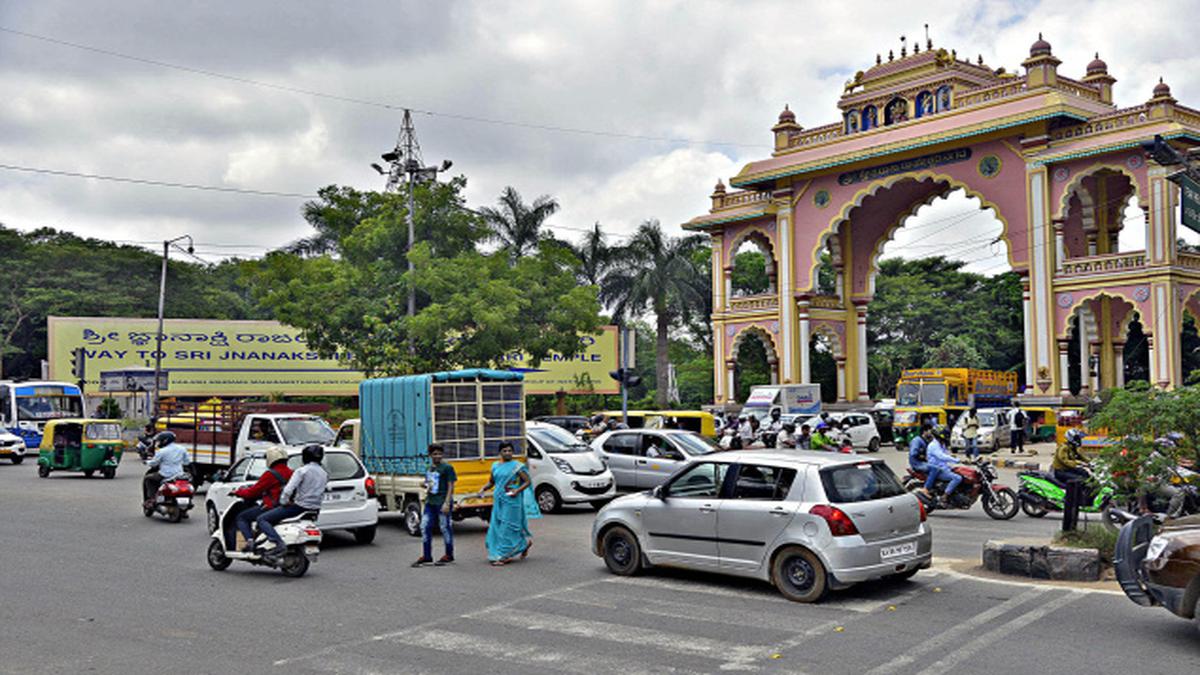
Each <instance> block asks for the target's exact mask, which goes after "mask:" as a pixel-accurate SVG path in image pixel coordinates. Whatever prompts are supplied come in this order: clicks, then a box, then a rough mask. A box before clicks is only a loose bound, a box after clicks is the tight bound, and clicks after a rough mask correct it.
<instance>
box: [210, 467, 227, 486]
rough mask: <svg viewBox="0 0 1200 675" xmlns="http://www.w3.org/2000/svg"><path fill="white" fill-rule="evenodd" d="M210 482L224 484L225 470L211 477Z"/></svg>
mask: <svg viewBox="0 0 1200 675" xmlns="http://www.w3.org/2000/svg"><path fill="white" fill-rule="evenodd" d="M212 481H213V482H214V483H224V482H225V470H224V469H221V470H220V471H218V472H216V473H214V474H213V475H212Z"/></svg>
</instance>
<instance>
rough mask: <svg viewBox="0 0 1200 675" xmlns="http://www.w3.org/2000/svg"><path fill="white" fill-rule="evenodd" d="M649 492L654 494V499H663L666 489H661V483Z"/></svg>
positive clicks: (665, 495)
mask: <svg viewBox="0 0 1200 675" xmlns="http://www.w3.org/2000/svg"><path fill="white" fill-rule="evenodd" d="M650 494H651V495H652V496H654V498H655V499H664V500H665V499H666V498H667V492H666V490H663V486H661V485H656V486H654V489H653V490H651V491H650Z"/></svg>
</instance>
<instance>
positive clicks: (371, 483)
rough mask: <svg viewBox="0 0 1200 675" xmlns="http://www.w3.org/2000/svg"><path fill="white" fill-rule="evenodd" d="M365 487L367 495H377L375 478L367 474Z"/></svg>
mask: <svg viewBox="0 0 1200 675" xmlns="http://www.w3.org/2000/svg"><path fill="white" fill-rule="evenodd" d="M363 487H365V488H367V496H368V497H374V496H375V479H374V478H371V477H370V476H367V480H365V481H364V482H363Z"/></svg>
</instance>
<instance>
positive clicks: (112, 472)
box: [37, 418, 125, 478]
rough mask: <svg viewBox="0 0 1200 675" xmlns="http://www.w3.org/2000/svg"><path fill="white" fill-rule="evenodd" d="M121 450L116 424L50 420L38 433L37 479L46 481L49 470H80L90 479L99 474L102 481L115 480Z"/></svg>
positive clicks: (93, 421) (119, 431)
mask: <svg viewBox="0 0 1200 675" xmlns="http://www.w3.org/2000/svg"><path fill="white" fill-rule="evenodd" d="M124 448H125V444H124V443H123V442H122V441H121V424H120V423H119V422H114V421H113V420H98V419H86V418H79V419H62V420H52V421H50V422H47V423H46V429H45V431H43V432H42V444H41V446H40V447H39V448H38V460H37V462H38V476H40V477H41V478H47V477H49V476H50V472H51V471H82V472H83V475H85V476H88V477H89V478H90V477H91V476H92V474H94V473H95V472H97V471H99V472H100V475H102V476H104V477H105V478H115V477H116V475H117V466H118V465H120V463H121V451H122V450H124Z"/></svg>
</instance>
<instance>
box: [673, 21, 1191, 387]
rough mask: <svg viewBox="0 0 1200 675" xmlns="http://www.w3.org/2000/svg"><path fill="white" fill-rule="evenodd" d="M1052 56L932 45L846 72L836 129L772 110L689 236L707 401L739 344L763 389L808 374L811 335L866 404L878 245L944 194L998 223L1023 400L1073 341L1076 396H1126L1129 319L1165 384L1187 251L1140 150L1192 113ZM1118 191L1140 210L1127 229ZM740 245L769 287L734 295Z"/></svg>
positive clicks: (1170, 378) (1176, 369)
mask: <svg viewBox="0 0 1200 675" xmlns="http://www.w3.org/2000/svg"><path fill="white" fill-rule="evenodd" d="M1060 63H1061V61H1059V60H1058V59H1057V58H1055V57H1054V54H1053V53H1052V51H1051V46H1050V44H1049V43H1048V42H1046V41H1045V40H1043V39H1041V36H1039V37H1038V41H1037V42H1035V43H1034V44H1033V46H1032V47H1031V48H1030V50H1029V58H1028V59H1026V60H1025V61H1024V62H1023V64H1022V65H1023V67H1024V70H1025V72H1024V74H1023V75H1016V74H1011V73H1005V72H1004V71H1003V69H1000V70H993V69H991V68H989V67H987V66H985V65H984V64H983V60H982V58H980V59H979V60H978V61H976V62H971V61H970V60H964V59H960V58H959V57H958V55H957V54H956V53H955V52H952V51H951V52H948V51H946V50H945V49H934V48H933V47H932V45H931V44H929V43H927V44H926V48H925V50H923V51H922V50H921V49H920V45H917V47H916V49H915V50H914V51H913V53H911V54H909V53H907V51H906V50H902V51H901V53H900V57H899V58H895V57H894V56H892V55H889V56H888V57H887V58H886V59H884V58H879V57H876V63H875V65H874V66H873V67H872V68H870V69H869V70H867V71H866V72H859V73H857V74H856V75H855V78H854V79H853V81H851V82H849V83H847V85H846V90H845V93H844V94H843V95H842V97H841V99H840V100H839V102H838V107H839V108H840V109H841V120H840V121H838V122H834V123H832V124H826V125H823V126H819V127H815V128H810V129H804V128H803V127H802V126H801V125H800V124H799V123H798V122H797V120H796V118H795V115H794V114H793V113H792V112H791V111H790V110H788V109H787V108H786V107H785V108H784V110H783V112H782V113H781V114H780V115H779V121H778V123H777V124H776V125H775V126H774V127H772V128H771V131H772V132H773V133H774V135H775V151H774V152H773V153H772V154H771V156H770V157H768V158H765V159H762V160H760V161H755V162H752V163H750V164H748V165H746V166H745V167H744V168H743V169H742V170H741V172H740V173H739V174H738V175H737V176H735V177H734V178H733V179H732V180H731V181H730V185H731V188H730V189H727V188H726V187H725V185H724V184H723V183H721V182H718V183H717V186H716V188H715V189H714V191H713V193H712V209H711V210H710V212H709V213H708V215H705V216H701V217H699V218H695V219H693V220H692V221H690V222H689V223H687V224H686V225H685V227H686V228H688V229H691V230H698V231H703V232H707V233H708V234H710V235H711V237H712V248H713V258H712V261H713V270H712V277H713V306H714V312H713V317H712V319H713V329H714V349H715V355H714V357H715V358H714V363H715V370H716V373H715V374H716V386H715V389H716V398H717V401H718V402H719V403H724V402H729V401H731V400H732V399H733V395H732V392H733V390H734V368H735V365H736V355H737V353H738V351H737V350H738V346H739V345H740V343H741V342H742V341H743V340H744V339H746V338H748V337H753V338H757V339H759V340H761V341H762V342H763V343H764V344H765V346H766V349H767V354H768V363H769V364H770V366H771V370H772V378H773V380H774V381H776V382H783V383H788V382H810V381H811V368H810V358H809V344H810V341H811V340H812V339H813V338H814V336H818V335H819V336H823V339H825V340H827V341H828V343H829V344H830V345H831V348H832V352H833V356H834V359H835V361H836V363H837V373H838V393H837V397H838V400H848V401H853V400H865V399H867V349H868V345H867V337H866V336H867V321H868V320H869V319H870V311H869V310H870V303H871V297H872V294H873V291H874V282H875V275H876V273H877V272H878V269H879V265H878V261H879V256H880V254H881V252H882V250H883V246H884V244H885V243H886V242H887V241H889V240H890V239H891V237H892V235H893V233H894V232H895V231H896V230H897V228H899V227H901V226H902V225H903V224H904V221H905V219H907V218H908V217H909V216H910V215H912V214H913V213H914V212H915V211H916V210H917V209H918V208H920V207H921V206H922V205H925V204H927V203H929V202H931V201H933V200H935V199H937V198H938V197H942V196H944V195H946V194H948V193H949V192H951V191H954V190H958V189H961V190H963V191H965V192H966V194H968V195H969V196H972V197H975V198H978V200H979V201H980V202H981V203H982V205H983V208H986V209H990V210H991V211H993V212H994V213H995V215H996V217H997V218H998V219H999V221H1000V222H1001V224H1002V225H1003V232H1002V234H1001V240H1002V241H1003V242H1004V243H1005V244H1006V246H1007V257H1008V264H1009V266H1010V267H1011V268H1012V269H1013V270H1014V271H1015V272H1016V273H1017V274H1018V275H1020V277H1021V282H1022V286H1023V290H1024V318H1025V372H1024V373H1023V374H1022V377H1021V379H1022V383H1023V385H1024V387H1025V393H1026V395H1027V396H1031V397H1037V398H1045V399H1054V398H1057V397H1059V396H1060V395H1065V394H1067V393H1068V391H1067V386H1068V385H1067V380H1068V378H1067V371H1068V356H1067V355H1068V348H1069V347H1070V346H1071V343H1072V341H1073V340H1075V341H1078V344H1079V345H1080V348H1081V351H1080V353H1081V354H1085V355H1087V358H1082V359H1080V361H1081V363H1082V368H1083V371H1082V372H1083V377H1082V382H1083V387H1084V390H1085V391H1086V390H1089V389H1090V390H1092V391H1095V390H1097V389H1098V388H1105V387H1111V386H1116V385H1120V384H1122V383H1123V382H1124V378H1125V373H1126V364H1125V363H1124V362H1123V357H1122V354H1123V351H1124V344H1125V340H1126V336H1127V333H1128V329H1129V325H1130V323H1131V322H1132V321H1133V320H1134V318H1137V319H1138V321H1139V322H1140V324H1141V325H1142V328H1143V331H1144V333H1145V335H1146V337H1147V340H1149V346H1150V347H1149V363H1148V372H1149V378H1150V381H1151V382H1153V383H1155V384H1157V385H1159V386H1163V387H1173V386H1176V385H1178V384H1180V383H1181V381H1182V373H1181V359H1180V334H1181V331H1182V322H1183V316H1184V312H1192V313H1193V316H1197V315H1200V255H1198V254H1194V253H1188V252H1182V251H1179V250H1177V246H1176V217H1175V214H1176V207H1177V205H1178V198H1179V197H1178V192H1179V190H1178V187H1177V186H1176V185H1175V184H1173V183H1171V182H1169V181H1168V180H1167V175H1168V174H1169V173H1170V172H1171V171H1172V170H1173V169H1171V168H1169V167H1162V166H1159V165H1158V164H1155V163H1153V162H1151V161H1149V159H1148V158H1147V156H1146V153H1145V152H1144V151H1143V149H1142V147H1141V144H1142V143H1143V142H1146V141H1151V140H1153V138H1154V137H1155V135H1161V136H1162V137H1163V138H1165V139H1167V141H1168V142H1170V143H1172V144H1173V145H1175V146H1176V147H1178V148H1179V149H1187V148H1190V147H1191V146H1193V145H1200V111H1197V110H1194V109H1191V108H1187V107H1184V106H1181V105H1179V104H1178V103H1177V102H1176V101H1175V99H1174V98H1172V96H1171V90H1170V88H1169V87H1168V86H1167V85H1166V84H1163V83H1162V82H1161V81H1160V83H1159V84H1158V85H1157V86H1156V87H1154V90H1153V92H1150V93H1151V96H1150V98H1149V99H1148V100H1147V101H1146V102H1145V103H1143V104H1141V105H1137V106H1133V107H1131V108H1123V109H1118V108H1116V106H1114V105H1113V98H1112V87H1113V84H1114V83H1115V82H1116V79H1115V78H1113V77H1112V76H1111V75H1109V74H1108V68H1107V66H1106V64H1105V63H1104V62H1103V61H1101V60H1100V59H1099V57H1098V56H1097V58H1096V59H1095V60H1094V61H1092V62H1091V63H1089V64H1088V65H1087V70H1086V73H1085V74H1084V76H1083V77H1081V78H1079V79H1072V78H1068V77H1066V76H1064V75H1062V74H1060V73H1059V65H1060ZM1131 197H1132V198H1136V203H1137V204H1138V205H1139V206H1141V208H1142V211H1143V212H1144V214H1145V218H1144V220H1142V219H1138V221H1137V222H1136V223H1133V222H1131V223H1130V224H1129V225H1126V223H1125V222H1124V216H1123V212H1124V209H1125V207H1126V205H1127V204H1128V202H1129V201H1130V199H1131ZM1123 226H1131V227H1132V226H1137V227H1143V226H1144V227H1145V235H1146V236H1145V239H1146V247H1145V250H1141V251H1118V250H1117V240H1118V234H1119V232H1120V230H1121V228H1122V227H1123ZM747 241H750V242H751V243H753V244H755V245H757V246H758V247H759V248H760V249H761V250H762V251H763V252H764V253H765V254H766V260H767V273H768V275H769V276H770V278H771V284H770V288H769V290H768V291H767V292H766V293H762V294H756V295H749V296H745V295H742V296H735V295H734V293H733V288H732V283H731V279H732V272H733V261H734V255H735V253H736V252H737V250H738V248H739V247H740V246H741V245H742V244H743V243H745V242H747ZM934 252H935V253H936V251H934ZM822 253H828V254H829V255H830V257H831V259H832V261H833V265H834V268H835V270H836V284H835V287H834V288H833V289H831V290H832V291H833V292H832V293H818V292H817V289H818V284H817V268H818V264H819V260H820V257H821V255H822ZM913 301H914V302H919V301H920V299H919V298H914V299H913ZM946 365H947V366H954V365H956V364H946Z"/></svg>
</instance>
